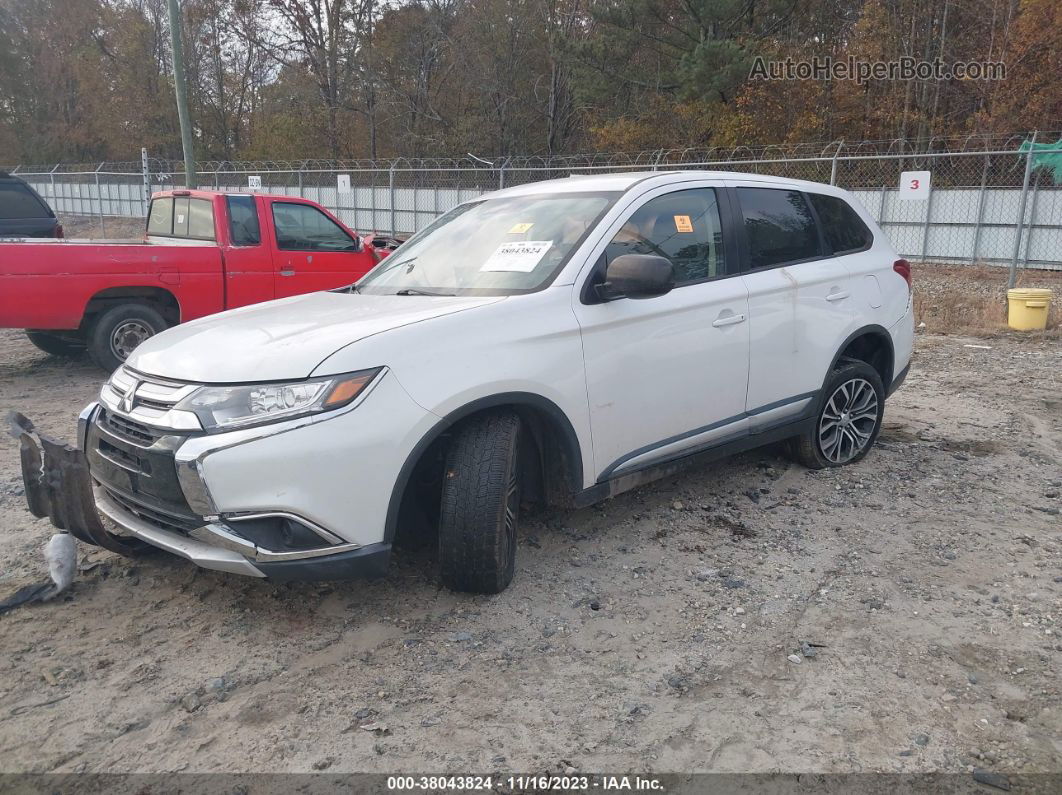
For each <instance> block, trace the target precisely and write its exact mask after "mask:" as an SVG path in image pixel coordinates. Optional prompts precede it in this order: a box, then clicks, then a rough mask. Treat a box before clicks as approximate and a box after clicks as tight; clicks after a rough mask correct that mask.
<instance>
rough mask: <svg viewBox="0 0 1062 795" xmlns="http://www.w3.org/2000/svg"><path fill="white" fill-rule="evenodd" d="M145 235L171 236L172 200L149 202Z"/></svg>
mask: <svg viewBox="0 0 1062 795" xmlns="http://www.w3.org/2000/svg"><path fill="white" fill-rule="evenodd" d="M147 233H148V234H149V235H162V236H164V237H169V236H170V235H172V234H173V199H155V200H154V201H153V202H151V211H150V212H149V213H148V227H147Z"/></svg>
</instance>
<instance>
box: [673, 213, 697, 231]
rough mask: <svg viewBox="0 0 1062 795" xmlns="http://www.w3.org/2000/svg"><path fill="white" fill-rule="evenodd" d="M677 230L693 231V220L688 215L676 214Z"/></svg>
mask: <svg viewBox="0 0 1062 795" xmlns="http://www.w3.org/2000/svg"><path fill="white" fill-rule="evenodd" d="M675 231H676V232H692V231H693V222H692V221H690V217H689V216H688V215H676V216H675Z"/></svg>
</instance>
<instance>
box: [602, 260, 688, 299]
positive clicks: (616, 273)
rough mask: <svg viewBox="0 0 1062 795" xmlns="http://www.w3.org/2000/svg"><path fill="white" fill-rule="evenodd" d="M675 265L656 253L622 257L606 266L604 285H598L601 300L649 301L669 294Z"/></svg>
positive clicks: (673, 282) (672, 283)
mask: <svg viewBox="0 0 1062 795" xmlns="http://www.w3.org/2000/svg"><path fill="white" fill-rule="evenodd" d="M674 286H675V266H674V265H672V264H671V261H670V260H668V259H665V258H664V257H658V256H656V255H655V254H622V255H620V256H618V257H616V258H615V259H614V260H612V262H610V263H609V265H608V268H607V269H606V270H605V282H604V284H599V285H598V286H597V294H598V297H599V298H601V299H602V300H604V301H612V300H615V299H616V298H652V297H654V296H657V295H664V294H666V293H669V292H671V289H672V288H673V287H674Z"/></svg>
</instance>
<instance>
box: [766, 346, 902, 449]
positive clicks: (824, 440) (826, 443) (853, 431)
mask: <svg viewBox="0 0 1062 795" xmlns="http://www.w3.org/2000/svg"><path fill="white" fill-rule="evenodd" d="M884 413H885V387H884V386H883V385H882V383H881V376H880V375H878V371H877V370H875V369H874V368H873V367H871V366H870V365H869V364H867V363H866V362H863V361H859V360H857V359H842V360H841V361H839V362H838V363H837V367H836V368H835V369H834V371H833V372H832V373H830V377H829V378H827V379H826V384H825V386H824V387H823V390H822V398H821V402H820V404H819V407H818V410H817V411H816V412H815V421H814V423H813V424H812V425H811V426H810V427H809V428H808V430H807V431H805V432H804V433H803V434H801V435H800V436H796V437H794V438H792V439H790V440H788V442H787V444H786V448H787V453H788V454H789V457H790V458H792V459H793V460H795V461H797V462H798V463H801V464H803V465H804V466H806V467H808V468H809V469H826V468H827V467H839V466H844V465H845V464H854V463H855V462H856V461H860V460H861V459H863V458H864V457H865V456H866V454H867V453H869V452H870V448H872V447H873V446H874V442H875V440H876V439H877V438H878V434H879V433H880V432H881V419H882V416H883V415H884Z"/></svg>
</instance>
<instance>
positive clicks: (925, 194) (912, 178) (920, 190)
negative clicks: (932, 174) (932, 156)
mask: <svg viewBox="0 0 1062 795" xmlns="http://www.w3.org/2000/svg"><path fill="white" fill-rule="evenodd" d="M900 198H901V199H906V200H907V201H920V200H923V199H928V198H929V172H928V171H905V172H903V173H902V174H900Z"/></svg>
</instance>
